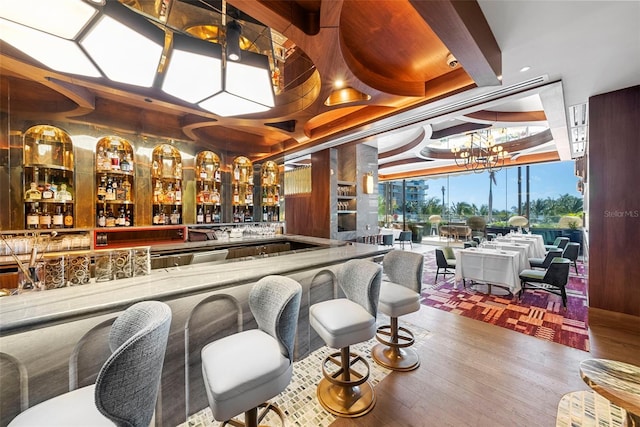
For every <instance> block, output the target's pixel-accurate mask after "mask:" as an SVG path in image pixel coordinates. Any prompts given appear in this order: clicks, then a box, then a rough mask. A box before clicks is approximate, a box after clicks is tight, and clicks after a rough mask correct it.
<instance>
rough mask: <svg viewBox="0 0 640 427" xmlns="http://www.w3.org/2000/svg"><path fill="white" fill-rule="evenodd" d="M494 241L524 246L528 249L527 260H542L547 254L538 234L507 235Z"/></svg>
mask: <svg viewBox="0 0 640 427" xmlns="http://www.w3.org/2000/svg"><path fill="white" fill-rule="evenodd" d="M495 240H497V241H498V242H509V243H520V244H526V245H527V246H528V247H529V258H544V256H545V255H546V253H547V251H546V250H545V249H544V240H543V239H542V236H540V235H539V234H527V235H524V234H507V235H506V236H502V237H498V238H496V239H495Z"/></svg>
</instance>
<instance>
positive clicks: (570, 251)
mask: <svg viewBox="0 0 640 427" xmlns="http://www.w3.org/2000/svg"><path fill="white" fill-rule="evenodd" d="M579 254H580V243H572V242H569V243H567V246H565V248H564V251H563V252H562V258H566V259H568V260H570V261H571V263H572V264H573V268H575V270H576V274H578V262H577V261H578V255H579Z"/></svg>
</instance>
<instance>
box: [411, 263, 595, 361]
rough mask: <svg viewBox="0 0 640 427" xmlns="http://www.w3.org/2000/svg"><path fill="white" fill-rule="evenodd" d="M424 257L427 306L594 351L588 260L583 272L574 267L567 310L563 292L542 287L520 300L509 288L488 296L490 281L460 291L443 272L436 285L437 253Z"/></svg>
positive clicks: (581, 269) (570, 279)
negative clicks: (590, 324)
mask: <svg viewBox="0 0 640 427" xmlns="http://www.w3.org/2000/svg"><path fill="white" fill-rule="evenodd" d="M424 256H425V274H424V279H423V283H424V285H423V291H422V296H423V299H422V303H423V304H424V305H426V306H429V307H434V308H437V309H439V310H444V311H449V312H451V313H456V314H459V315H462V316H466V317H470V318H472V319H476V320H481V321H483V322H486V323H491V324H493V325H497V326H501V327H503V328H507V329H511V330H514V331H517V332H521V333H523V334H527V335H531V336H535V337H538V338H541V339H545V340H549V341H553V342H556V343H559V344H564V345H566V346H569V347H573V348H577V349H579V350H584V351H589V332H588V324H587V314H588V304H587V295H586V293H587V280H586V277H587V276H586V274H585V266H584V264H583V263H581V262H578V273H579V274H576V273H575V270H574V268H573V266H572V267H571V270H570V271H571V272H570V274H569V283H568V285H567V308H566V309H565V308H564V307H563V306H562V299H561V298H560V296H557V295H554V294H551V293H549V292H545V291H543V290H538V289H536V290H533V289H527V290H526V291H525V292H524V294H523V296H522V298H521V299H520V300H518V299H517V298H514V297H513V296H512V295H509V294H507V293H506V292H503V293H504V294H505V295H504V296H498V295H487V294H486V291H487V287H486V286H484V285H474V286H473V287H470V286H469V285H467V288H463V287H462V285H461V284H460V285H459V289H454V288H453V284H454V278H453V275H447V276H446V280H445V279H444V278H443V277H442V275H438V282H437V283H436V284H434V282H435V280H434V279H435V275H436V261H435V251H434V250H431V251H429V252H425V253H424ZM493 289H494V290H496V287H495V286H494V287H493ZM497 290H502V289H500V288H498V289H497ZM492 293H494V292H492ZM495 293H497V292H495Z"/></svg>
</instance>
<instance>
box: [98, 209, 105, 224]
mask: <svg viewBox="0 0 640 427" xmlns="http://www.w3.org/2000/svg"><path fill="white" fill-rule="evenodd" d="M106 226H107V217H106V216H104V211H103V210H100V211H99V212H98V227H106Z"/></svg>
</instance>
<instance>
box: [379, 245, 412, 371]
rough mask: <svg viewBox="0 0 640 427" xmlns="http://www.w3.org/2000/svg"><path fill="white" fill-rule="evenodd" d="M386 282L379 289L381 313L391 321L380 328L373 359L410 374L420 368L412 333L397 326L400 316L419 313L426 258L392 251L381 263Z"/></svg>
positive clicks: (387, 366)
mask: <svg viewBox="0 0 640 427" xmlns="http://www.w3.org/2000/svg"><path fill="white" fill-rule="evenodd" d="M382 267H383V271H384V273H385V274H386V275H387V278H388V279H389V281H386V280H384V281H383V282H382V285H381V287H380V298H379V300H378V311H379V312H380V313H384V314H386V315H387V316H389V317H390V318H391V324H390V325H383V326H379V327H378V331H377V333H376V339H377V340H378V341H379V342H380V344H376V345H375V346H374V347H373V349H372V350H371V356H372V357H373V360H374V361H375V362H376V363H378V364H379V365H381V366H384V367H385V368H388V369H392V370H394V371H410V370H412V369H416V368H417V367H418V366H420V358H419V357H418V354H417V353H416V352H415V350H413V349H411V348H408V347H410V346H411V345H413V343H414V342H415V339H414V336H413V333H412V332H411V331H410V330H409V329H407V328H404V327H402V326H398V317H400V316H403V315H405V314H409V313H413V312H414V311H418V310H420V293H421V292H422V273H423V269H424V256H422V255H421V254H417V253H415V252H404V251H391V252H388V253H387V254H386V255H385V256H384V259H383V261H382Z"/></svg>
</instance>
